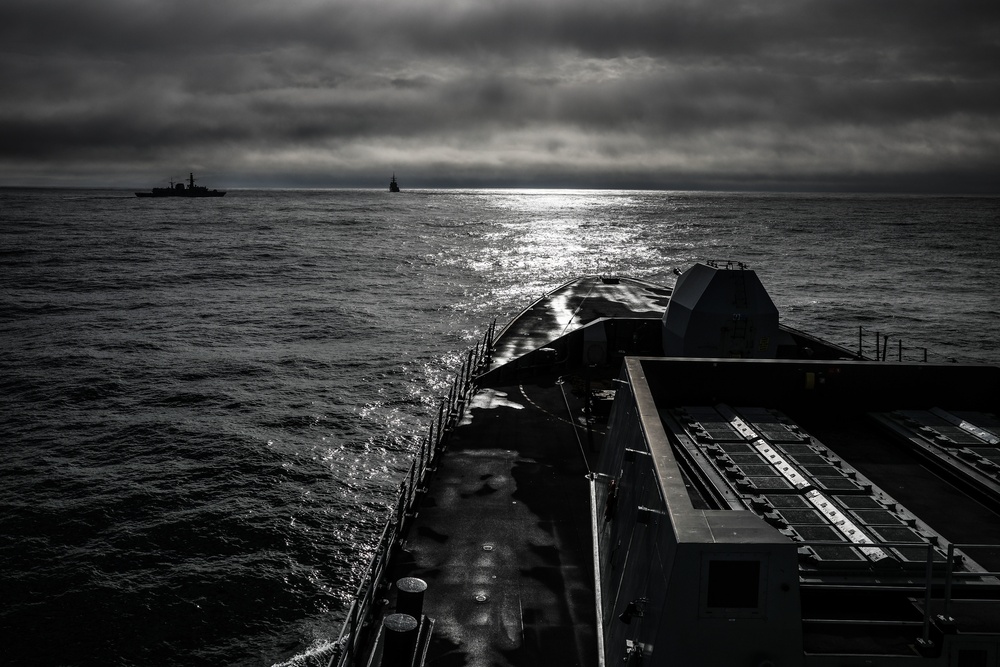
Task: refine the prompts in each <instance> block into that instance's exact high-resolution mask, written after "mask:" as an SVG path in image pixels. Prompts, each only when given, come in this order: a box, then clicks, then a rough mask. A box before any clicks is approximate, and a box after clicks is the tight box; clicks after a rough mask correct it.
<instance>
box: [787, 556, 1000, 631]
mask: <svg viewBox="0 0 1000 667" xmlns="http://www.w3.org/2000/svg"><path fill="white" fill-rule="evenodd" d="M795 544H796V545H797V546H799V547H816V546H826V547H830V546H838V547H844V546H853V547H857V548H865V549H868V548H876V549H891V548H894V547H895V548H905V549H914V548H925V549H926V552H927V556H926V559H925V562H924V564H923V572H924V575H923V578H922V579H919V578H917V579H915V580H914V581H913V582H912V583H911V584H909V585H905V586H903V585H901V586H898V587H892V586H887V585H878V586H877V587H876V588H879V589H881V590H885V589H886V588H898V589H899V590H904V591H912V592H914V593H918V592H922V593H923V597H924V600H923V619H922V620H919V621H917V620H913V621H905V620H883V621H879V620H875V619H865V620H863V621H859V620H857V619H816V618H812V619H807V618H803V619H802V620H803V623H823V624H851V623H858V622H863V623H865V624H866V625H896V626H913V627H914V628H916V627H917V626H919V627H920V628H921V632H920V637H919V640H920V641H919V644H921V645H922V646H923V647H930V646H931V645H932V640H931V627H932V625H933V620H934V617H935V613H934V604H933V602H934V601H935V600H940V601H941V604H940V607H941V613H940V614H937V616H938V617H940V618H942V619H944V620H947V619H950V616H951V609H952V602H953V584H954V582H955V580H956V579H969V580H975V579H979V580H982V579H994V580H996V581H993V582H991V583H992V585H993V586H995V587H996V589H997V592H998V593H1000V571H996V572H994V571H988V570H970V571H964V572H956V571H955V567H956V564H958V563H961V562H963V560H964V557H963V554H965V553H966V552H967V551H968V550H975V549H992V550H996V549H998V548H1000V545H997V544H971V543H970V544H958V543H949V544H948V547H947V549H946V553H945V555H944V556H941V553H940V550H939V549H938V547H937V546H936V545H935V544H933V543H931V542H928V543H927V544H926V545H920V544H914V543H913V542H875V541H872V542H865V543H864V544H847V543H845V542H839V541H806V542H796V543H795ZM956 552H960V553H956ZM935 556H937V558H935ZM805 587H808V585H806V586H805ZM858 590H864V587H863V586H859V587H858ZM935 591H937V592H938V593H937V595H935ZM980 599H983V600H987V601H991V602H994V603H996V604H997V605H1000V595H998V597H994V598H980Z"/></svg>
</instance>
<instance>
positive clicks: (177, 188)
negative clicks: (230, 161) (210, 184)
mask: <svg viewBox="0 0 1000 667" xmlns="http://www.w3.org/2000/svg"><path fill="white" fill-rule="evenodd" d="M135 196H136V197H225V196H226V193H225V191H221V192H220V191H219V190H209V189H208V188H206V187H205V186H204V185H195V184H194V173H193V172H192V173H190V174H188V185H187V187H184V183H177V184H174V183H173V181H171V183H170V187H169V188H153V189H152V191H150V192H136V193H135Z"/></svg>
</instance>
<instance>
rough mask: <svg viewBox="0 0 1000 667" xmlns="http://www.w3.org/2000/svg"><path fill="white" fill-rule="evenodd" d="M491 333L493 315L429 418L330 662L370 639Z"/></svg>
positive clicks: (336, 665)
mask: <svg viewBox="0 0 1000 667" xmlns="http://www.w3.org/2000/svg"><path fill="white" fill-rule="evenodd" d="M495 334H496V320H494V321H493V323H492V324H491V325H490V326H489V327H488V328H487V330H486V332H485V333H484V335H483V338H482V340H481V341H479V342H477V343H476V344H475V345H474V346H473V347H472V348H470V349H469V351H468V354H467V355H466V357H465V358H464V359H463V361H462V366H461V368H460V369H459V371H458V372H457V373H456V375H455V378H454V380H453V381H452V384H451V387H450V389H449V392H448V397H447V398H442V399H441V402H440V403H439V405H438V414H437V418H436V419H432V420H431V423H430V426H429V428H428V432H427V435H426V436H425V437H424V438H422V439H421V441H420V445H419V448H418V449H417V451H416V452H415V453H414V455H413V460H412V461H411V462H410V467H409V468H408V469H407V471H406V474H405V475H404V477H403V480H402V481H401V482H400V484H399V491H398V492H397V494H396V501H395V506H394V509H393V512H392V514H391V515H390V516H389V518H388V519H387V521H386V524H385V526H384V527H383V529H382V534H381V536H380V537H379V539H378V542H377V543H376V546H375V552H374V554H373V555H372V557H371V559H370V560H369V563H368V566H367V568H366V569H365V574H364V575H363V576H362V578H361V583H360V584H359V585H358V588H357V592H356V593H355V594H354V599H353V600H352V601H351V604H350V607H348V610H347V617H346V618H345V620H344V622H343V624H342V625H341V628H340V634H339V635H338V636H337V639H336V641H335V642H334V645H333V649H332V655H331V657H330V660H329V662H328V663H327V666H328V667H347V666H349V665H354V664H355V662H356V658H357V656H358V651H359V650H361V649H362V648H364V646H363V645H364V644H365V642H367V641H368V639H369V630H370V629H372V628H371V627H370V625H371V614H372V611H373V608H374V606H375V604H376V601H377V600H378V599H380V596H381V594H382V592H383V588H384V587H385V586H386V582H384V581H383V578H384V575H385V572H386V569H387V568H388V566H389V562H390V559H391V557H392V553H393V549H394V547H395V546H396V545H397V544H398V543H399V542H401V541H402V539H403V536H404V535H405V533H406V530H407V528H409V523H410V521H411V520H412V518H413V516H414V513H413V510H414V509H415V505H416V504H417V503H418V501H419V499H420V494H421V493H422V492H423V491H425V490H426V489H425V482H426V480H427V477H428V475H429V474H430V473H431V472H433V470H434V469H435V467H436V465H437V461H438V458H439V456H440V455H441V453H442V452H443V451H444V449H445V444H446V440H447V436H448V434H449V433H450V432H451V430H452V429H453V428H454V427H455V426H456V425H457V424H458V423H459V422H460V421H461V419H462V417H463V416H464V414H465V409H466V407H467V406H468V402H469V399H470V398H471V396H472V393H473V392H474V390H475V379H476V378H477V377H478V376H479V375H481V374H482V373H484V372H485V371H486V370H487V369H488V367H489V364H490V361H491V359H492V356H493V348H494V342H495V339H494V336H495Z"/></svg>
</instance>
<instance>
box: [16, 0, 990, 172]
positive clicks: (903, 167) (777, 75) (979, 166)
mask: <svg viewBox="0 0 1000 667" xmlns="http://www.w3.org/2000/svg"><path fill="white" fill-rule="evenodd" d="M998 62H1000V4H998V3H996V2H949V3H942V2H939V1H938V0H933V1H929V0H905V1H903V0H880V1H879V2H869V1H867V0H865V1H861V0H796V1H794V2H792V1H789V0H752V1H746V2H742V1H734V0H705V1H695V0H687V1H677V0H655V1H653V0H624V1H621V2H606V1H604V0H602V1H600V2H598V1H597V0H574V1H570V0H554V1H549V0H491V1H490V2H484V1H483V0H416V1H414V0H405V1H398V2H397V1H389V0H340V1H335V2H321V1H319V0H281V1H280V2H278V1H267V2H265V1H263V0H211V1H209V2H205V1H204V0H199V1H198V2H195V1H193V0H171V1H170V2H162V0H158V1H156V2H154V1H153V0H94V1H93V2H86V3H81V2H70V1H69V0H5V1H4V2H3V3H0V77H2V82H0V85H2V90H3V91H4V92H3V95H2V96H0V184H101V183H111V184H118V185H136V186H145V185H149V184H150V179H152V180H154V181H161V180H165V179H166V178H168V177H169V176H175V177H176V176H183V175H185V174H186V172H187V171H189V170H196V171H198V172H202V173H204V174H205V175H206V179H205V180H206V182H207V181H208V180H211V182H212V183H213V184H218V185H226V186H238V185H241V184H245V185H308V186H365V185H370V186H375V187H382V186H383V185H384V181H386V180H387V176H388V173H389V172H390V171H393V170H394V171H395V172H396V173H397V174H400V175H401V176H403V177H404V179H405V183H406V184H407V185H408V186H417V185H425V186H434V185H454V186H463V185H484V186H504V185H516V186H540V187H541V186H544V187H551V186H574V187H662V188H689V187H696V188H779V189H812V188H819V189H904V190H916V191H920V190H937V191H997V190H1000V184H998V175H1000V74H998V72H1000V70H998V69H997V66H996V63H998ZM209 175H210V177H209Z"/></svg>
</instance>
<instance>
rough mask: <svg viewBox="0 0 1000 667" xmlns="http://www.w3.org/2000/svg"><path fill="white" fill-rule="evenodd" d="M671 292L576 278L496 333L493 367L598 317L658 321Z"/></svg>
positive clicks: (635, 283) (649, 286) (624, 282)
mask: <svg viewBox="0 0 1000 667" xmlns="http://www.w3.org/2000/svg"><path fill="white" fill-rule="evenodd" d="M670 292H671V290H670V289H668V288H665V287H662V286H659V285H654V284H652V283H646V282H642V281H638V280H632V279H628V278H621V279H619V280H618V282H605V280H602V279H601V278H599V277H596V276H594V277H590V278H585V279H581V280H579V281H576V282H574V283H571V284H567V285H564V286H562V287H561V288H559V289H557V290H553V291H552V292H550V293H549V294H548V295H546V297H543V298H542V299H539V300H538V301H536V302H535V303H533V304H532V305H531V306H530V307H528V308H527V309H525V311H524V312H523V313H522V314H521V316H520V317H518V318H517V319H516V320H515V321H514V322H512V323H511V324H510V325H509V326H508V327H507V328H506V329H505V330H504V331H503V332H501V335H500V337H499V338H498V340H497V342H496V345H495V350H496V351H495V353H494V355H493V365H492V367H493V368H495V367H497V366H499V365H502V364H504V363H506V362H508V361H510V360H511V359H514V358H516V357H519V356H521V355H523V354H525V353H527V352H530V351H531V350H536V349H538V348H540V347H544V346H545V345H546V344H547V343H548V342H549V341H552V340H554V339H555V338H558V337H559V336H562V335H565V334H566V333H569V332H570V331H573V330H574V329H578V328H580V327H582V326H583V325H585V324H587V323H588V322H592V321H593V320H595V319H597V318H600V317H647V318H653V319H659V318H661V317H662V316H663V311H664V310H666V307H667V302H668V301H669V300H670Z"/></svg>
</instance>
